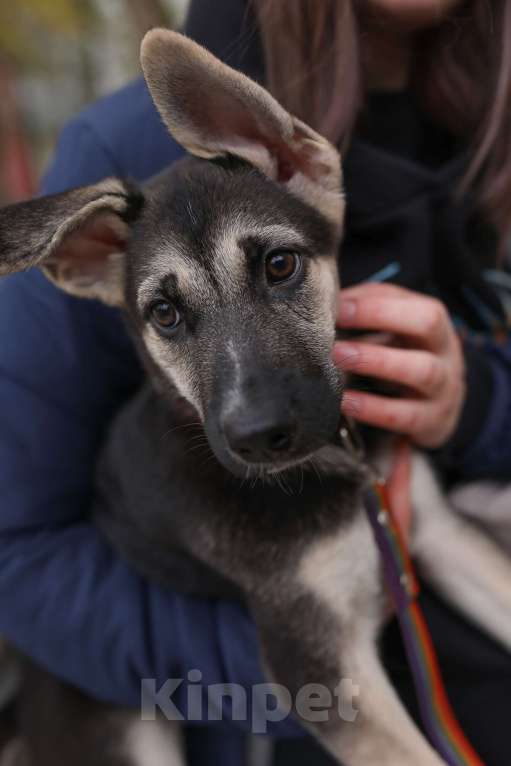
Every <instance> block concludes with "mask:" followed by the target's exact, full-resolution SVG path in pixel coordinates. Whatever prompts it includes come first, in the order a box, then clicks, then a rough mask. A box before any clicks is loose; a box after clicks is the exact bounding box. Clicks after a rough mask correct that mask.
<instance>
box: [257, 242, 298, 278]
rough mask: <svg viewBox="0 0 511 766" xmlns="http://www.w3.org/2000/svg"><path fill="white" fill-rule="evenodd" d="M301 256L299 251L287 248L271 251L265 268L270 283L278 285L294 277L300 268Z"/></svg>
mask: <svg viewBox="0 0 511 766" xmlns="http://www.w3.org/2000/svg"><path fill="white" fill-rule="evenodd" d="M300 264H301V258H300V256H299V255H298V254H297V253H291V252H288V251H286V250H279V251H278V252H274V253H269V254H268V255H267V256H266V261H265V270H266V279H267V281H268V284H270V285H278V284H280V283H281V282H287V280H288V279H291V277H294V275H295V274H296V273H297V271H298V269H299V268H300Z"/></svg>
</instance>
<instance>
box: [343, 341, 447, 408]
mask: <svg viewBox="0 0 511 766" xmlns="http://www.w3.org/2000/svg"><path fill="white" fill-rule="evenodd" d="M333 359H334V362H335V363H336V364H337V365H338V366H339V367H341V368H342V369H343V370H346V371H349V372H355V373H357V374H359V375H367V376H371V377H374V378H379V379H380V380H390V381H392V382H394V383H399V384H401V385H404V386H407V387H409V388H413V389H414V390H415V391H417V392H418V393H421V394H424V395H427V396H434V395H435V394H436V392H437V391H440V390H441V389H442V387H443V386H444V385H445V384H446V380H447V377H448V370H447V369H446V365H445V362H444V360H443V359H442V358H441V357H439V356H436V355H434V354H431V353H429V352H428V351H421V350H419V351H414V350H409V349H406V350H404V349H398V348H390V347H389V346H381V345H376V344H371V343H353V342H349V343H344V342H340V343H336V344H335V346H334V351H333Z"/></svg>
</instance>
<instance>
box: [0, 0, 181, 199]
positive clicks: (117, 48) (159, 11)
mask: <svg viewBox="0 0 511 766" xmlns="http://www.w3.org/2000/svg"><path fill="white" fill-rule="evenodd" d="M187 4H188V0H0V205H3V204H6V203H8V202H15V201H18V200H20V199H24V198H26V197H29V196H31V195H32V194H33V193H34V191H35V190H36V188H37V185H38V181H39V178H40V175H41V172H42V171H43V169H44V167H45V165H46V164H47V162H48V160H49V158H50V155H51V153H52V150H53V148H54V146H55V141H56V138H57V136H58V133H59V130H60V129H61V128H62V127H63V125H64V123H65V122H66V121H67V120H68V119H69V118H70V117H71V116H72V115H74V114H75V113H76V112H77V111H79V110H80V109H81V108H82V107H83V106H84V105H85V104H87V103H90V102H91V101H93V100H94V99H96V98H98V97H99V96H102V95H104V94H105V93H108V92H109V91H112V90H114V89H115V88H118V87H120V86H121V85H123V84H124V83H126V82H128V81H129V80H130V79H132V78H133V77H136V76H137V75H138V74H139V71H140V70H139V63H138V51H139V45H140V40H141V38H142V36H143V35H144V33H145V32H146V31H147V30H148V29H150V28H151V27H154V26H162V25H163V26H170V27H176V26H179V25H180V23H181V21H182V20H183V18H184V15H185V12H186V6H187Z"/></svg>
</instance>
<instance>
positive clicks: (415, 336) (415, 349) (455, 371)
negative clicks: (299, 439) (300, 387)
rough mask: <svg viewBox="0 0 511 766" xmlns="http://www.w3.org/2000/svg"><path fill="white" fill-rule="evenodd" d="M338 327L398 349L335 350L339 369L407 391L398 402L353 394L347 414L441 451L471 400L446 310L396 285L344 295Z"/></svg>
mask: <svg viewBox="0 0 511 766" xmlns="http://www.w3.org/2000/svg"><path fill="white" fill-rule="evenodd" d="M337 324H338V326H339V327H341V328H343V329H348V328H350V329H359V330H368V331H372V332H382V333H386V334H390V335H391V336H392V339H393V345H392V346H390V345H385V344H382V343H378V342H367V341H365V340H363V339H362V340H360V341H359V340H356V341H355V340H350V341H349V342H348V341H346V342H345V341H340V342H337V343H335V345H334V350H333V357H334V361H335V363H336V364H337V365H338V366H339V367H340V368H341V369H343V370H345V371H348V372H353V373H357V374H359V375H364V376H370V377H375V378H378V379H380V380H386V381H391V382H393V383H396V384H399V385H400V386H402V387H403V394H402V396H400V397H397V398H393V397H390V396H382V395H376V394H369V393H366V392H362V391H354V390H352V389H348V390H347V391H346V392H345V395H344V399H343V404H342V409H343V411H344V413H345V414H347V415H351V416H352V417H353V418H355V419H356V420H358V421H360V422H362V423H367V424H370V425H373V426H377V427H379V428H383V429H386V430H389V431H394V432H396V433H400V434H405V435H407V436H409V437H410V438H411V439H412V441H413V442H415V443H416V444H418V445H419V446H422V447H428V448H435V447H440V446H442V444H444V443H445V442H446V441H447V440H448V439H449V437H450V436H451V435H452V434H453V432H454V430H455V428H456V425H457V423H458V420H459V417H460V413H461V409H462V406H463V402H464V400H465V379H464V359H463V352H462V348H461V343H460V341H459V338H458V336H457V334H456V332H455V330H454V327H453V325H452V323H451V321H450V318H449V315H448V313H447V311H446V309H445V307H444V306H443V304H442V303H441V302H440V301H438V300H436V299H435V298H430V297H428V296H425V295H422V294H421V293H417V292H413V291H412V290H407V289H405V288H402V287H398V286H396V285H387V284H363V285H357V286H356V287H350V288H347V289H345V290H342V291H341V299H340V301H339V310H338V315H337Z"/></svg>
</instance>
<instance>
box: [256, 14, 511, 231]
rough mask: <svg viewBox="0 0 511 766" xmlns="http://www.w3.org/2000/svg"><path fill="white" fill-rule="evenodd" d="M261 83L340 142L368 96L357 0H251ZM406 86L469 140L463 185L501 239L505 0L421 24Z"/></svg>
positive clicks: (510, 188)
mask: <svg viewBox="0 0 511 766" xmlns="http://www.w3.org/2000/svg"><path fill="white" fill-rule="evenodd" d="M253 2H254V4H255V7H256V12H257V18H258V24H259V27H260V30H261V37H262V42H263V48H264V53H265V64H266V77H267V84H268V87H269V88H270V90H271V91H272V92H273V93H274V95H275V96H276V97H277V98H278V99H279V101H281V103H282V104H284V105H285V106H286V108H287V109H289V111H291V112H293V113H294V114H296V115H297V116H298V117H300V118H301V119H303V120H305V121H306V122H308V123H309V124H310V125H312V127H314V128H315V129H316V130H318V131H319V132H320V133H322V134H323V135H325V136H327V137H328V138H329V139H330V140H331V141H333V142H334V143H336V144H337V145H342V144H343V143H345V142H346V141H347V140H349V135H350V132H351V130H352V129H353V127H354V125H355V122H356V119H357V115H358V112H359V109H360V107H361V106H362V104H363V100H364V81H363V74H362V66H361V53H360V35H361V34H363V27H362V24H363V14H361V13H360V12H359V11H360V8H363V6H364V3H363V2H362V0H253ZM413 71H414V74H413V81H412V87H413V88H414V90H415V92H416V93H417V95H418V97H419V98H420V100H421V102H422V104H423V105H424V107H425V108H426V110H427V111H428V113H429V114H430V115H431V116H432V117H433V118H434V119H436V121H437V122H438V123H440V124H443V125H444V126H445V127H446V128H448V129H449V130H450V131H451V132H452V133H453V134H454V135H456V136H459V137H460V138H462V139H463V140H464V142H465V143H466V144H467V146H468V147H469V149H470V157H471V160H470V162H469V165H468V168H467V172H466V175H465V178H464V179H463V182H462V185H461V191H462V192H464V191H467V189H468V188H469V187H476V189H477V194H478V195H479V199H480V202H481V206H482V208H483V210H484V212H485V215H486V218H487V219H488V220H489V221H490V222H491V223H492V224H493V225H494V226H495V227H496V229H497V232H498V233H499V234H500V236H501V241H502V242H504V240H505V238H506V237H507V236H509V233H510V232H511V0H465V2H463V3H461V4H460V6H458V7H457V8H456V10H455V11H454V12H453V13H452V14H451V15H450V16H449V17H448V18H447V19H446V20H445V21H444V22H443V23H441V24H440V25H438V26H437V27H435V28H433V29H429V30H427V31H425V32H423V33H420V34H419V35H418V37H417V51H416V56H415V62H414V69H413Z"/></svg>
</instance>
